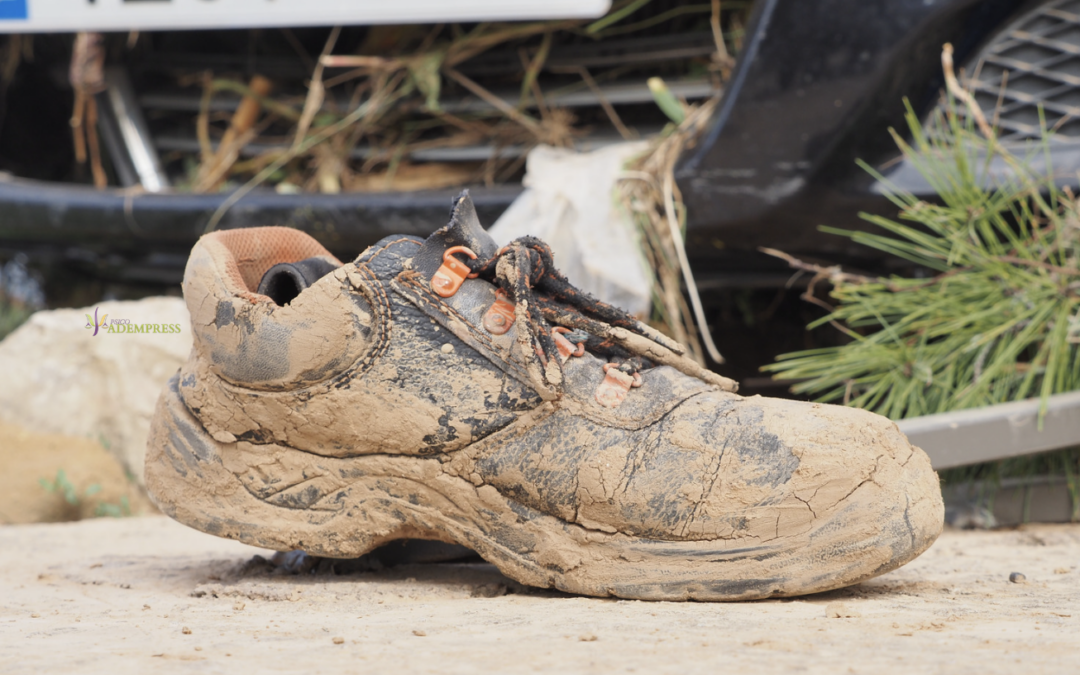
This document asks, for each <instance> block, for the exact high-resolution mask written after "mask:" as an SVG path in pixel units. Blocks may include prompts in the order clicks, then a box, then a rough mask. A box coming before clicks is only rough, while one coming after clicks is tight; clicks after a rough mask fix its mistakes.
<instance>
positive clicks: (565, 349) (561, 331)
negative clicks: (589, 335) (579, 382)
mask: <svg viewBox="0 0 1080 675" xmlns="http://www.w3.org/2000/svg"><path fill="white" fill-rule="evenodd" d="M569 332H570V329H569V328H566V327H565V326H555V327H554V328H552V329H551V337H552V338H553V339H554V340H555V347H556V349H558V350H559V358H560V359H562V362H563V363H566V362H567V361H568V360H569V359H570V357H571V356H581V355H583V354H584V353H585V343H579V344H574V343H573V342H570V341H569V340H567V339H566V337H565V335H566V333H569Z"/></svg>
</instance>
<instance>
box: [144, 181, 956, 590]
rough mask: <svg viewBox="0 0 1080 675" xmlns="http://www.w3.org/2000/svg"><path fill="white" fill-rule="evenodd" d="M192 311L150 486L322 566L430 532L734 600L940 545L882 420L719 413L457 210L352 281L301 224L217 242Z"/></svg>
mask: <svg viewBox="0 0 1080 675" xmlns="http://www.w3.org/2000/svg"><path fill="white" fill-rule="evenodd" d="M313 261H314V262H313ZM271 270H275V271H274V272H273V273H270V271H271ZM267 278H269V280H267V281H266V283H265V284H264V283H263V282H264V279H267ZM260 284H262V288H263V290H264V293H259V292H257V290H258V289H259V288H260ZM267 293H269V295H267ZM184 296H185V298H186V299H187V303H188V307H189V308H190V310H191V320H192V331H193V334H194V349H193V351H192V355H191V359H190V360H189V361H188V363H187V365H185V366H184V367H183V368H182V369H181V371H180V373H179V374H178V375H177V376H176V377H174V378H173V379H172V380H171V381H170V382H169V384H168V386H167V387H166V389H165V391H164V393H163V395H162V397H161V399H160V401H159V403H158V409H157V413H156V417H155V419H154V423H153V428H152V431H151V436H150V442H149V449H148V454H147V461H146V484H147V487H148V488H149V490H150V493H151V495H152V496H153V498H154V500H155V501H156V502H157V504H158V506H159V507H160V508H161V510H162V511H164V512H165V513H167V514H169V515H170V516H172V517H173V518H175V519H177V520H179V521H180V522H182V523H185V524H187V525H190V526H191V527H194V528H196V529H199V530H202V531H204V532H210V533H212V534H216V535H219V536H222V537H229V538H232V539H238V540H240V541H243V542H247V543H250V544H254V545H256V546H263V547H266V548H270V549H274V550H278V551H288V550H292V549H303V550H304V551H306V552H308V553H309V554H311V555H315V556H326V557H337V558H350V557H357V556H360V555H362V554H364V553H367V552H368V551H370V550H372V549H373V548H374V547H376V546H379V545H381V544H384V543H386V542H389V541H392V540H396V539H402V538H413V539H435V540H442V541H445V542H453V543H458V544H462V545H464V546H468V547H469V548H471V549H473V550H475V551H477V552H478V553H479V554H480V555H481V556H483V557H484V558H485V559H486V560H488V561H490V562H491V563H493V564H495V565H496V566H497V567H498V568H499V569H500V570H502V572H503V573H505V574H506V575H507V576H509V577H511V578H513V579H516V580H518V581H520V582H522V583H524V584H530V585H534V586H541V587H553V588H558V589H562V590H565V591H570V592H573V593H583V594H588V595H598V596H612V595H613V596H618V597H623V598H642V599H665V600H680V599H697V600H733V599H749V598H764V597H770V596H790V595H799V594H804V593H813V592H816V591H824V590H828V589H832V588H838V587H841V586H845V585H849V584H853V583H856V582H858V581H860V580H863V579H867V578H869V577H873V576H875V575H878V574H881V573H883V572H887V571H889V570H892V569H895V568H896V567H898V566H900V565H903V564H904V563H906V562H908V561H909V560H911V559H913V558H914V557H915V556H917V555H919V554H920V553H921V552H922V551H924V550H925V549H926V548H927V547H928V546H930V544H931V543H932V542H933V541H934V539H935V538H936V537H937V535H938V534H939V532H940V531H941V528H942V502H941V493H940V490H939V488H938V480H937V476H936V474H935V473H934V471H933V470H932V469H931V468H930V462H929V461H928V459H927V457H926V455H925V454H924V453H923V452H922V451H921V450H919V449H918V448H914V447H912V446H911V445H910V444H909V443H908V441H907V439H906V438H905V437H904V436H903V434H901V433H900V432H899V431H898V430H897V428H896V425H894V424H893V423H892V422H890V421H889V420H887V419H885V418H883V417H880V416H877V415H874V414H871V413H868V412H864V411H860V410H854V409H851V408H844V407H838V406H830V405H818V404H810V403H800V402H794V401H787V400H779V399H767V398H760V397H756V396H755V397H750V398H743V397H740V396H738V395H736V394H735V393H733V391H734V383H732V382H731V381H729V380H725V379H724V378H721V377H719V376H717V375H715V374H713V373H710V372H708V371H703V370H702V369H700V368H699V367H698V366H697V365H696V364H695V363H694V362H692V361H690V360H689V359H687V358H686V357H685V356H684V355H683V354H682V348H681V347H680V346H679V345H678V344H676V343H674V342H672V341H671V340H669V339H667V338H665V337H663V336H661V335H659V334H657V333H655V332H654V331H652V330H651V329H649V328H648V327H646V326H644V325H642V324H640V323H639V322H637V321H635V320H634V319H632V318H631V317H629V316H627V315H625V314H624V313H622V312H621V311H619V310H617V309H615V308H612V307H610V306H607V305H604V304H602V303H598V302H596V301H594V300H593V299H592V298H590V297H588V296H586V295H584V294H582V293H581V292H580V291H578V290H576V289H575V288H573V287H572V286H570V285H569V284H568V283H566V280H565V279H563V278H562V277H561V276H560V275H559V274H558V272H557V271H556V270H555V269H554V267H553V266H552V261H551V260H550V255H549V253H548V251H547V249H546V247H545V246H544V245H543V244H542V243H540V242H538V241H536V240H533V239H528V238H526V239H523V240H518V241H516V242H514V243H513V244H511V245H510V246H508V247H506V248H504V249H502V250H499V249H497V248H496V246H495V245H494V244H493V242H492V241H491V239H490V238H489V237H488V236H487V234H485V233H484V231H483V230H482V229H481V227H480V224H479V222H477V219H476V213H475V211H474V210H473V206H472V203H471V201H470V200H469V199H468V197H467V195H466V196H464V197H462V198H460V199H459V200H458V202H457V203H456V205H455V209H454V212H453V214H452V219H451V222H450V224H449V225H448V226H446V227H445V228H443V229H441V230H439V231H438V232H436V233H435V234H433V235H432V236H431V237H429V238H428V239H427V240H426V241H425V240H421V239H418V238H415V237H408V236H398V237H389V238H387V239H384V240H383V241H381V242H380V243H379V244H377V245H375V246H373V247H372V248H370V249H368V250H367V251H366V252H364V253H363V254H362V255H361V256H360V257H359V258H358V259H357V260H356V261H355V262H352V263H349V264H346V265H342V264H341V263H339V262H338V261H336V260H334V259H333V257H332V256H330V254H328V253H327V252H326V251H325V250H324V249H323V248H322V247H321V246H319V245H318V244H317V243H316V242H315V241H314V240H313V239H311V238H310V237H308V236H307V235H305V234H302V233H300V232H297V231H295V230H289V229H284V228H256V229H248V230H234V231H227V232H219V233H215V234H211V235H208V236H206V237H203V238H202V239H201V240H200V241H199V243H198V244H197V245H196V246H195V248H194V250H193V251H192V253H191V258H190V261H189V263H188V267H187V271H186V273H185V278H184ZM275 299H276V300H277V301H276V302H275Z"/></svg>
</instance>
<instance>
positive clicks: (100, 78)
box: [68, 33, 109, 188]
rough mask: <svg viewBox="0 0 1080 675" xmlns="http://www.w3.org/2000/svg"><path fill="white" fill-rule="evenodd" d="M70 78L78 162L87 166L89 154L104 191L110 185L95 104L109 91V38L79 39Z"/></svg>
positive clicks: (96, 180)
mask: <svg viewBox="0 0 1080 675" xmlns="http://www.w3.org/2000/svg"><path fill="white" fill-rule="evenodd" d="M68 78H69V80H70V81H71V86H72V88H73V89H74V90H75V105H74V110H73V111H72V114H71V130H72V137H73V140H74V143H75V161H77V162H78V163H79V164H85V163H86V160H87V155H88V154H89V159H90V172H91V174H92V175H93V177H94V186H95V187H97V188H104V187H105V186H106V185H108V182H109V181H108V177H107V176H106V175H105V168H104V167H103V166H102V164H101V148H100V146H99V145H98V137H97V102H96V101H95V100H94V95H95V94H98V93H100V92H102V91H105V38H104V37H103V36H102V35H101V33H79V34H77V35H76V36H75V43H74V45H73V47H72V53H71V69H70V70H69V72H68ZM88 150H89V153H88V152H87V151H88Z"/></svg>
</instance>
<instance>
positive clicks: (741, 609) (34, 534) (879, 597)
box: [0, 516, 1080, 675]
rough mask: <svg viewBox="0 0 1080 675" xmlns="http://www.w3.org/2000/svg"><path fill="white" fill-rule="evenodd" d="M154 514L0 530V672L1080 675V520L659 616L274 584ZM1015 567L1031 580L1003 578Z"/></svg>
mask: <svg viewBox="0 0 1080 675" xmlns="http://www.w3.org/2000/svg"><path fill="white" fill-rule="evenodd" d="M260 553H262V554H266V552H265V551H260V550H258V549H254V548H251V547H248V546H245V545H242V544H238V543H236V542H231V541H226V540H222V539H218V538H215V537H212V536H209V535H205V534H202V533H199V532H196V531H194V530H190V529H187V528H185V527H183V526H181V525H178V524H176V523H174V522H172V521H170V520H168V519H167V518H164V517H160V516H148V517H140V518H121V519H95V520H85V521H81V522H75V523H57V524H42V525H7V526H2V527H0V673H41V672H65V673H68V672H70V673H75V672H78V673H106V672H107V673H126V672H133V673H135V672H138V673H145V672H155V673H171V672H185V673H186V672H193V673H195V672H198V673H203V672H206V673H237V672H262V673H276V672H311V673H317V672H325V673H346V672H363V673H395V674H396V673H410V672H430V673H477V672H482V673H493V674H494V673H526V672H560V673H575V672H584V673H592V672H595V673H613V672H640V673H696V672H701V673H710V674H711V673H718V672H754V673H759V672H810V673H847V672H854V673H914V672H919V673H923V672H928V673H931V672H941V673H950V674H953V673H978V674H979V675H989V674H992V673H1075V672H1077V668H1078V665H1077V664H1080V525H1029V526H1025V527H1022V528H1020V529H1016V530H1008V531H994V532H961V531H955V530H948V531H946V532H945V533H944V534H943V535H942V537H941V538H940V539H939V540H938V542H937V543H936V544H935V545H934V546H933V547H932V548H931V549H930V550H929V551H927V553H925V554H924V555H923V556H921V557H920V558H918V559H917V560H915V561H914V562H913V563H911V564H909V565H907V566H905V567H903V568H901V569H899V570H897V571H895V572H891V573H889V574H887V575H885V576H883V577H879V578H877V579H874V580H871V581H869V582H865V583H863V584H860V585H858V586H856V587H854V588H850V589H845V590H841V591H833V592H830V593H826V594H822V595H817V596H812V597H806V598H801V599H795V600H776V601H760V602H747V603H728V604H721V603H657V602H642V601H625V600H601V599H594V598H583V597H573V596H570V595H566V594H563V593H558V592H553V591H541V590H536V589H528V588H524V587H522V586H520V585H518V584H515V583H514V582H512V581H510V580H508V579H506V578H505V577H503V576H502V575H501V574H499V573H498V571H496V570H495V569H494V568H493V567H491V566H489V565H486V564H481V563H473V564H434V565H423V566H421V565H415V566H405V567H398V568H390V569H384V570H380V571H376V572H365V573H359V574H352V575H345V576H333V575H324V576H305V577H296V576H286V575H277V574H272V573H269V572H268V568H267V566H265V565H260V564H252V563H251V561H252V560H253V557H254V556H255V555H257V554H260ZM1013 573H1020V574H1022V575H1023V576H1024V577H1025V579H1023V580H1020V579H1019V578H1018V577H1015V578H1017V579H1018V581H1020V582H1019V583H1014V582H1011V581H1010V580H1009V577H1010V575H1011V574H1013Z"/></svg>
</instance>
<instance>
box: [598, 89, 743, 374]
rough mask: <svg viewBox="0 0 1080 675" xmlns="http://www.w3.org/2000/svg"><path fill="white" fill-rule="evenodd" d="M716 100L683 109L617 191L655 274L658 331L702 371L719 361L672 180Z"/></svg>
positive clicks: (629, 170) (631, 167)
mask: <svg viewBox="0 0 1080 675" xmlns="http://www.w3.org/2000/svg"><path fill="white" fill-rule="evenodd" d="M718 98H719V97H714V98H712V99H710V100H709V101H706V102H705V103H703V104H701V105H698V106H686V114H685V118H684V120H683V122H682V124H680V125H679V126H678V127H675V128H674V129H673V130H672V131H671V132H670V133H668V134H666V135H664V136H661V137H660V138H658V139H657V140H656V141H654V142H653V145H652V147H651V148H650V149H649V151H648V152H646V153H645V154H644V155H642V156H641V157H640V158H639V159H637V160H635V161H634V162H632V163H631V164H630V165H629V166H628V167H627V172H626V174H625V175H624V180H623V181H622V182H621V183H620V188H619V194H620V197H621V199H622V201H623V203H624V205H625V206H626V208H627V209H628V210H629V211H630V213H632V214H633V215H634V217H635V220H636V222H637V224H638V226H639V228H640V231H641V234H642V241H641V244H642V251H643V252H644V253H645V257H646V259H647V260H648V261H649V263H650V266H651V267H652V269H653V271H654V275H655V276H654V278H653V308H654V312H655V315H656V323H657V324H658V327H659V328H660V329H661V330H663V331H664V332H666V333H668V334H669V335H671V336H672V337H674V338H675V339H676V340H678V341H679V342H681V343H683V344H685V345H687V346H688V348H689V353H690V356H692V357H693V358H694V359H695V360H696V361H697V362H698V363H700V364H703V365H704V363H705V354H706V353H708V354H709V356H710V357H711V358H712V359H713V360H714V361H715V362H717V363H723V358H722V357H721V355H720V353H719V351H717V349H716V347H715V345H712V337H711V336H710V335H709V334H708V332H707V328H706V327H705V321H704V315H703V312H702V311H701V309H700V301H699V300H698V299H697V291H696V287H695V286H694V282H693V277H692V275H690V274H689V264H688V262H687V261H686V252H685V246H684V243H683V234H682V229H683V225H684V223H685V217H686V208H685V206H684V205H683V202H682V196H681V195H680V194H679V190H678V186H677V185H675V181H674V176H675V163H676V162H677V161H678V159H679V156H680V155H681V154H682V152H683V150H684V149H686V148H687V147H689V146H691V145H692V144H693V142H694V140H695V139H696V138H697V137H698V135H699V134H700V133H701V131H702V130H704V128H705V126H706V124H707V123H708V121H709V120H710V119H711V117H712V113H713V110H714V109H715V108H716V103H717V101H718ZM684 282H685V283H686V285H687V287H688V290H689V291H690V299H691V303H692V304H694V305H695V307H693V308H691V307H688V306H687V303H686V300H685V299H684V297H683V292H682V288H683V284H684ZM695 315H697V319H698V321H697V327H695V322H694V316H695ZM703 343H704V345H703ZM703 347H704V348H703Z"/></svg>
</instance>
